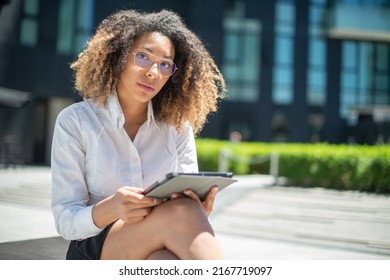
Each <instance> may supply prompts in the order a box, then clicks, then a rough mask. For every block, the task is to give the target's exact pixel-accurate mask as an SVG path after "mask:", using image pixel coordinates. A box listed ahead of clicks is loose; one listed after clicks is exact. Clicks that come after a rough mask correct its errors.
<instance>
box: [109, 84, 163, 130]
mask: <svg viewBox="0 0 390 280" xmlns="http://www.w3.org/2000/svg"><path fill="white" fill-rule="evenodd" d="M107 107H108V110H109V111H110V115H111V120H112V125H113V126H114V127H117V128H121V127H123V125H124V124H125V116H124V114H123V111H122V107H121V105H120V103H119V99H118V95H117V93H116V92H115V93H114V94H112V95H109V97H108V99H107ZM146 123H147V128H149V126H150V123H153V124H154V125H155V126H156V127H157V128H158V129H160V128H159V126H158V125H157V123H156V121H155V118H154V111H153V104H152V101H151V100H149V102H148V112H147V120H146Z"/></svg>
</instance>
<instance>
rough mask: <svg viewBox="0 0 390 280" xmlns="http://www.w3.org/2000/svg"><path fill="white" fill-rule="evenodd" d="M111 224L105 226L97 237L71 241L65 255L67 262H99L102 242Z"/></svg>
mask: <svg viewBox="0 0 390 280" xmlns="http://www.w3.org/2000/svg"><path fill="white" fill-rule="evenodd" d="M112 225H113V224H111V225H109V226H107V227H106V228H104V229H103V231H102V232H101V233H99V234H98V235H95V236H92V237H89V238H86V239H83V240H72V241H71V242H70V244H69V248H68V252H67V253H66V259H67V260H99V259H100V254H101V252H102V248H103V243H104V240H106V236H107V234H108V232H109V231H110V229H111V227H112Z"/></svg>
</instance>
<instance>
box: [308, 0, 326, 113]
mask: <svg viewBox="0 0 390 280" xmlns="http://www.w3.org/2000/svg"><path fill="white" fill-rule="evenodd" d="M324 2H325V1H323V2H320V1H314V0H312V2H311V4H310V8H309V9H310V10H309V13H310V14H309V57H308V67H307V102H308V104H309V105H312V106H324V105H325V100H326V43H325V40H324V39H323V21H324V19H325V14H326V8H325V4H326V3H324Z"/></svg>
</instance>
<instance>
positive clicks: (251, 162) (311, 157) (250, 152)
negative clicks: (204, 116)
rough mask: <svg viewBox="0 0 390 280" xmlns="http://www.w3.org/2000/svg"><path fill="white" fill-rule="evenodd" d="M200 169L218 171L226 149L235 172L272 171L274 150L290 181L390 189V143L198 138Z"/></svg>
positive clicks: (368, 189) (378, 190)
mask: <svg viewBox="0 0 390 280" xmlns="http://www.w3.org/2000/svg"><path fill="white" fill-rule="evenodd" d="M196 144H197V150H198V160H199V169H200V170H209V171H217V170H218V157H219V154H220V152H221V150H222V149H226V150H229V151H230V152H231V155H232V157H231V158H230V160H229V161H228V168H229V170H230V171H232V172H234V174H236V175H239V174H254V173H269V165H270V162H269V161H267V160H266V161H264V159H267V158H269V157H270V155H271V154H275V153H276V154H278V156H279V172H278V174H279V176H282V177H286V178H287V179H288V182H289V184H290V185H300V186H304V187H314V186H316V187H323V188H335V189H339V190H358V191H365V192H376V193H387V194H388V193H390V146H387V145H377V146H366V145H344V144H343V145H335V144H326V143H316V144H299V143H261V142H239V143H231V142H229V141H223V140H215V139H205V138H197V139H196Z"/></svg>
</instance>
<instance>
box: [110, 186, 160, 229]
mask: <svg viewBox="0 0 390 280" xmlns="http://www.w3.org/2000/svg"><path fill="white" fill-rule="evenodd" d="M143 192H144V190H143V189H141V188H136V187H129V186H125V187H122V188H120V189H118V191H117V192H116V193H115V194H114V195H113V196H112V199H111V207H112V210H113V212H114V215H115V216H116V217H118V218H119V219H121V220H123V221H124V222H125V223H129V224H132V223H138V222H140V221H142V220H143V219H145V217H146V216H147V215H148V214H149V213H150V212H151V211H152V209H153V207H154V206H157V205H159V204H161V203H162V202H164V200H163V199H162V198H154V197H147V196H145V195H143Z"/></svg>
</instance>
